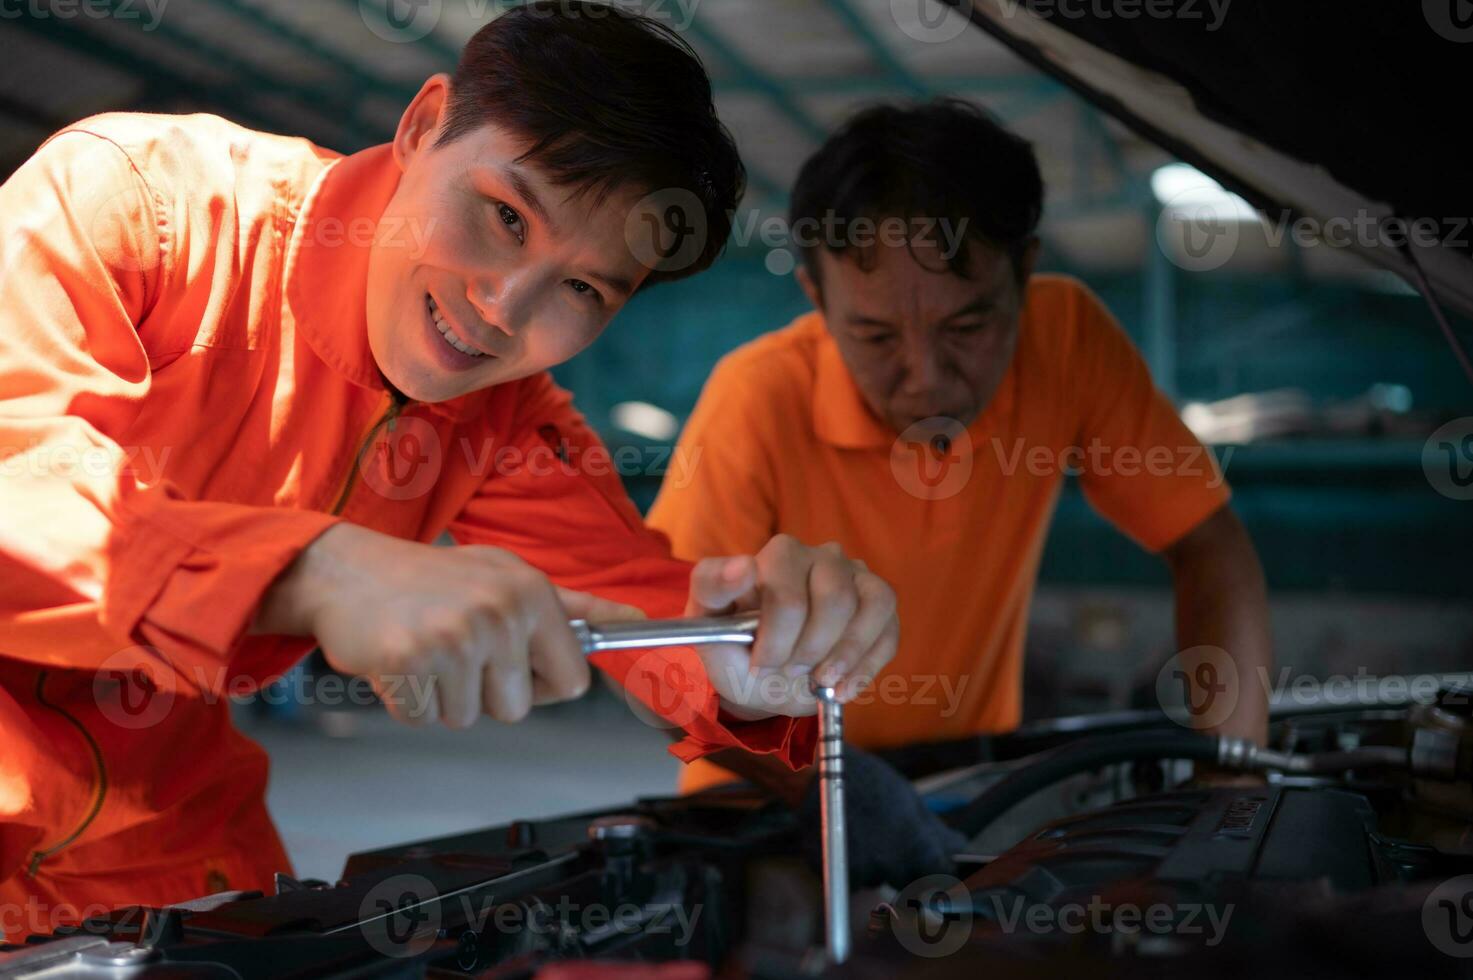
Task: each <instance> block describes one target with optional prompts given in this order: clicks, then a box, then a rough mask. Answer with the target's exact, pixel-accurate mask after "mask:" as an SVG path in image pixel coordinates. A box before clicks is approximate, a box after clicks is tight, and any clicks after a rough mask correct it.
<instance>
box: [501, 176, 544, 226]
mask: <svg viewBox="0 0 1473 980" xmlns="http://www.w3.org/2000/svg"><path fill="white" fill-rule="evenodd" d="M501 176H502V177H504V178H506V182H507V183H509V184H511V187H512V190H514V191H516V192H517V194H518V196H520V197H521V199H522V203H524V204H526V206H527V207H528V209H530V210H531V211H532V213H533V214H535V215H537V217H539V218H541V219H542V223H543V224H545V225H547V227H549V228H551V227H553V224H552V215H550V214H548V211H547V208H546V206H544V205H543V203H542V199H541V198H539V197H538V196H537V192H536V191H535V190H533V189H532V182H531V181H530V180H528V179H527V174H526V171H524V170H521V169H520V168H518V167H507V168H506V169H505V170H502V171H501Z"/></svg>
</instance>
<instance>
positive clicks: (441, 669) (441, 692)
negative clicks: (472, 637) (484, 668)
mask: <svg viewBox="0 0 1473 980" xmlns="http://www.w3.org/2000/svg"><path fill="white" fill-rule="evenodd" d="M472 663H473V664H474V665H473V666H468V664H467V660H466V659H465V658H463V657H460V656H458V655H457V654H456V653H455V652H454V651H443V652H440V653H437V654H436V655H435V656H434V657H433V658H432V659H431V661H430V671H429V672H430V676H431V677H433V678H435V693H436V695H437V697H436V701H437V702H438V704H439V709H440V721H441V723H443V724H444V725H445V727H447V728H469V727H471V726H472V725H474V724H475V723H476V719H477V718H479V717H480V715H481V674H482V672H481V669H480V665H479V663H475V662H474V661H473V662H472Z"/></svg>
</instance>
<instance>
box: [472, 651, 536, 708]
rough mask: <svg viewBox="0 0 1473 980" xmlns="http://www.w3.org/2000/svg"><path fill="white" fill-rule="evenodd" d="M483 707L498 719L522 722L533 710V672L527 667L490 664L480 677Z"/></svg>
mask: <svg viewBox="0 0 1473 980" xmlns="http://www.w3.org/2000/svg"><path fill="white" fill-rule="evenodd" d="M481 706H482V707H483V708H484V709H485V711H486V714H488V715H490V716H491V717H492V718H495V719H496V720H497V721H504V722H508V723H511V722H518V721H521V720H522V719H523V718H525V717H527V712H529V711H531V710H532V677H531V675H530V674H529V673H528V672H527V670H526V669H525V668H516V667H503V666H501V665H500V664H497V663H495V662H494V661H493V662H491V663H489V664H487V665H486V667H485V670H484V671H483V673H482V678H481Z"/></svg>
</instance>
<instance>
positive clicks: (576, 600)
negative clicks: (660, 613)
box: [557, 586, 649, 623]
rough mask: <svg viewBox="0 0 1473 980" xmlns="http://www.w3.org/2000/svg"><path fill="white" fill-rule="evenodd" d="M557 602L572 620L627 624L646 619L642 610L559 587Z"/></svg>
mask: <svg viewBox="0 0 1473 980" xmlns="http://www.w3.org/2000/svg"><path fill="white" fill-rule="evenodd" d="M557 597H558V601H560V602H561V603H562V604H563V608H564V609H566V610H567V611H568V616H569V617H571V618H573V619H586V620H588V621H589V622H590V623H627V622H630V621H632V620H637V619H647V618H649V617H647V616H645V614H644V610H642V609H636V608H635V607H634V606H626V605H625V604H624V603H622V602H614V601H613V600H612V599H603V598H600V597H599V596H596V595H590V594H589V593H587V592H574V591H573V590H572V589H564V588H562V587H561V586H559V587H558V590H557Z"/></svg>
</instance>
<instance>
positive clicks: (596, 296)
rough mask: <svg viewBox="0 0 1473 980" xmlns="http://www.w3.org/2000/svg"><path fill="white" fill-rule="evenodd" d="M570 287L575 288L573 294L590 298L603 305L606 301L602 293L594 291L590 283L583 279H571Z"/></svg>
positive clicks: (569, 281)
mask: <svg viewBox="0 0 1473 980" xmlns="http://www.w3.org/2000/svg"><path fill="white" fill-rule="evenodd" d="M568 285H569V286H571V287H572V288H573V292H575V293H577V294H578V295H580V296H589V297H591V298H592V299H593V300H594V301H595V302H598V303H602V302H603V301H604V298H603V294H602V293H600V292H599V291H598V290H597V289H594V288H593V287H592V286H590V285H589V284H588V283H586V282H584V281H583V280H582V279H569V280H568Z"/></svg>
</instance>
